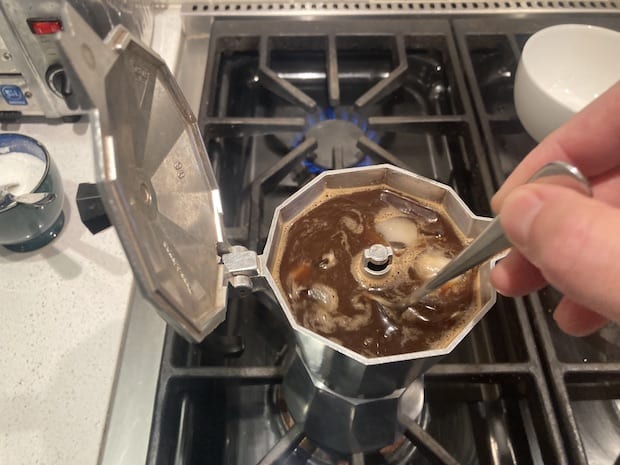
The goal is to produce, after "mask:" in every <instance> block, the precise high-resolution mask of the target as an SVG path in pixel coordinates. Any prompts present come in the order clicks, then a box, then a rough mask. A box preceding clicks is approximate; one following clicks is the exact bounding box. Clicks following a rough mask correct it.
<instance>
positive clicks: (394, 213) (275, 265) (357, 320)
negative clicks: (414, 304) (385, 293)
mask: <svg viewBox="0 0 620 465" xmlns="http://www.w3.org/2000/svg"><path fill="white" fill-rule="evenodd" d="M377 190H386V191H389V192H393V193H396V194H398V195H401V196H403V197H405V198H407V199H410V200H412V201H414V202H415V203H418V204H419V205H421V206H423V207H426V208H428V209H430V210H433V211H435V212H436V213H437V214H439V215H440V216H441V217H442V218H443V219H444V220H446V221H447V222H448V223H449V224H450V226H451V228H452V229H453V231H454V232H455V234H456V235H457V237H458V239H459V240H460V242H461V244H463V245H465V244H466V243H467V242H468V239H467V238H466V236H465V235H464V234H463V233H462V231H461V230H460V229H459V228H458V227H457V226H456V224H455V223H454V222H453V220H452V219H451V218H450V217H449V216H448V214H447V212H446V210H445V208H444V207H443V205H441V204H439V203H436V202H431V201H428V200H426V199H420V198H417V197H414V196H411V195H409V194H405V193H404V192H402V191H399V190H397V189H394V188H393V187H391V186H388V185H385V184H378V185H373V186H364V187H352V188H337V189H335V188H326V189H325V190H324V191H323V192H322V193H321V194H320V195H319V196H318V197H317V198H316V199H315V200H314V201H312V202H311V203H310V204H309V205H308V206H306V207H305V208H304V209H303V210H302V211H301V212H299V213H298V214H297V215H295V216H294V217H293V218H291V219H290V220H289V221H288V222H286V224H284V225H283V226H282V230H281V234H280V239H279V242H278V243H277V244H275V245H276V257H275V259H274V260H273V261H272V265H271V272H272V275H273V276H274V279H275V280H276V283H277V285H278V286H279V287H280V289H281V291H282V292H283V293H284V294H285V295H286V291H285V289H283V287H282V284H281V281H280V267H281V263H282V259H283V252H284V249H285V247H286V244H287V243H288V239H289V232H290V229H291V227H292V226H293V224H295V222H296V221H297V220H298V219H300V218H302V217H304V215H306V214H307V213H309V212H310V211H312V210H314V209H315V208H317V207H318V206H320V205H322V204H323V203H325V202H327V201H329V200H331V199H334V198H338V197H346V196H348V195H351V194H354V193H358V192H369V191H377ZM354 213H355V214H357V215H359V212H354ZM357 215H352V217H353V216H357ZM403 216H405V215H404V213H403V212H401V211H400V210H398V209H397V208H395V207H394V206H392V205H390V206H388V207H385V208H384V209H382V210H381V211H380V212H379V213H378V214H377V215H376V216H375V219H374V223H375V224H376V223H379V222H382V221H386V220H388V219H391V218H396V217H403ZM340 220H342V219H340ZM344 223H347V220H344ZM345 226H346V227H348V228H349V229H350V230H352V229H351V228H352V227H353V228H354V227H355V226H354V225H352V224H349V225H347V224H345ZM352 231H353V230H352ZM420 238H421V239H420V240H419V241H418V243H417V244H416V246H415V247H413V248H405V249H404V250H403V251H400V253H399V254H398V255H397V254H394V256H393V261H392V267H391V269H390V271H389V272H388V273H386V274H385V275H383V276H371V275H368V274H367V273H365V272H364V271H363V264H362V253H358V254H356V255H355V256H353V257H351V274H352V275H353V277H354V279H355V280H356V281H357V283H358V284H360V285H361V286H362V287H363V288H364V289H367V290H369V291H373V290H374V291H379V292H381V291H382V290H388V289H389V290H390V291H393V292H394V293H395V294H396V295H398V293H399V291H398V288H399V287H401V286H403V285H405V284H407V283H410V282H411V278H410V275H409V273H410V269H414V264H415V259H416V257H417V256H418V255H419V254H421V253H423V252H424V251H425V250H427V249H428V247H429V244H428V241H427V240H426V238H425V237H424V236H423V235H420ZM343 247H345V248H347V249H348V247H347V244H343ZM474 273H475V275H473V274H474ZM463 280H473V282H470V283H469V285H474V301H473V302H472V306H474V307H476V308H478V309H479V308H480V304H481V298H480V291H479V277H478V273H477V268H476V269H473V270H470V271H469V272H468V273H467V274H466V275H463V276H462V277H461V278H455V280H453V282H454V283H453V286H454V285H456V284H459V283H460V282H462V281H463ZM457 281H458V282H457ZM452 289H453V290H454V289H455V288H454V287H452ZM441 292H449V290H447V289H445V288H442V289H440V290H438V291H435V292H434V293H432V294H430V295H429V296H428V299H430V301H432V300H434V299H438V298H441ZM401 296H402V299H403V300H404V299H405V298H406V297H408V295H404V294H402V293H401ZM374 297H379V298H380V296H376V295H375V296H374ZM360 302H362V300H361V299H360ZM353 306H354V308H356V309H357V308H358V306H356V305H355V303H354V302H353ZM364 307H365V306H364ZM385 308H386V311H388V312H401V311H402V309H401V307H400V306H399V305H398V302H392V303H391V305H385ZM359 309H360V310H362V308H361V307H360V308H359ZM371 310H372V309H371V308H366V307H365V308H364V311H363V312H361V313H360V314H359V315H356V316H353V317H351V316H346V315H338V316H335V315H333V314H332V315H330V317H331V318H333V319H334V321H333V324H334V325H335V326H340V327H346V328H347V329H351V330H355V329H358V328H360V327H363V326H364V325H365V324H368V322H369V321H370V318H371V315H370V311H371ZM405 312H406V313H404V314H403V318H404V319H411V320H415V319H416V318H420V315H419V314H418V315H416V312H415V310H412V309H408V310H405ZM308 313H310V312H307V313H306V315H307V314H308ZM477 313H478V312H477V311H473V312H472V313H471V317H470V318H466V319H465V320H464V321H463V322H462V323H460V324H458V325H457V326H456V327H454V328H453V329H452V330H451V331H448V332H446V334H444V335H442V336H441V337H439V338H437V339H436V340H435V341H433V342H432V347H431V348H432V349H441V348H444V347H446V346H447V345H449V344H450V342H451V341H452V340H453V339H454V338H455V337H457V336H458V335H459V334H460V333H461V331H462V330H463V328H464V327H465V326H466V325H467V324H468V323H469V322H470V321H471V320H472V319H473V318H474V317H475V314H477ZM458 316H459V313H458V312H455V313H454V314H453V315H451V316H450V318H451V319H456V318H458ZM299 323H301V324H302V326H305V327H307V328H309V329H311V330H313V329H323V330H325V329H327V330H328V331H326V332H333V331H332V329H335V328H332V327H331V323H330V324H328V325H327V326H329V328H328V327H326V326H325V324H326V323H325V322H323V323H321V324H319V325H318V326H322V328H319V327H317V326H316V325H315V324H312V322H310V321H303V322H299ZM312 326H315V328H312ZM400 329H401V330H402V332H403V336H402V337H403V338H404V339H409V338H411V339H414V338H416V336H418V335H419V333H420V331H421V330H420V329H418V328H413V327H401V328H400Z"/></svg>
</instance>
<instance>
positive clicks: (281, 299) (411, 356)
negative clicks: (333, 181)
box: [260, 164, 497, 366]
mask: <svg viewBox="0 0 620 465" xmlns="http://www.w3.org/2000/svg"><path fill="white" fill-rule="evenodd" d="M363 171H385V172H386V173H387V172H388V171H393V172H396V173H400V174H402V175H405V176H409V177H412V178H414V179H416V180H418V181H422V182H426V183H429V184H431V185H433V186H435V187H437V188H440V189H442V190H444V191H446V193H448V194H450V195H451V196H452V197H453V198H454V199H455V200H456V201H457V202H458V204H459V206H460V208H462V209H463V210H464V211H465V213H467V215H468V216H469V217H470V218H471V219H472V220H473V221H479V222H484V223H488V222H490V221H491V218H487V217H483V216H478V215H475V214H474V213H473V212H472V211H471V209H470V208H469V206H468V205H467V204H466V203H465V202H464V201H463V199H461V197H460V196H459V195H458V194H457V193H456V191H455V190H454V189H453V188H452V187H451V186H448V185H446V184H443V183H441V182H438V181H435V180H434V179H430V178H427V177H425V176H421V175H419V174H416V173H413V172H411V171H408V170H405V169H403V168H399V167H396V166H393V165H389V164H381V165H372V166H364V167H354V168H343V169H338V170H330V171H324V172H323V173H321V174H319V175H318V176H317V177H316V178H314V179H313V180H311V181H310V182H309V183H308V184H306V185H305V186H303V187H302V188H301V189H299V190H298V191H297V192H296V193H294V194H293V195H291V196H290V197H288V198H287V199H286V200H285V201H283V202H282V203H281V204H279V205H278V206H277V207H276V209H275V210H274V215H273V218H272V221H271V226H270V228H269V234H268V236H267V242H266V244H265V248H264V252H263V254H262V255H261V256H260V260H261V268H262V273H263V275H264V276H265V278H266V280H267V282H268V283H269V287H270V288H271V290H272V292H273V293H274V295H275V297H276V300H277V301H278V304H279V305H280V307H281V309H282V311H283V312H284V314H285V316H286V319H287V320H288V322H289V324H290V325H291V327H292V329H293V330H294V331H295V332H296V333H297V334H299V335H301V336H305V337H310V338H311V339H313V340H314V341H316V342H318V343H322V344H324V345H325V346H326V347H328V348H330V349H332V350H334V351H336V352H339V353H341V354H343V355H345V356H347V357H349V358H351V359H353V360H355V361H357V362H359V363H361V364H363V365H365V366H372V365H382V364H391V363H399V362H407V361H413V360H419V359H424V358H431V357H439V356H443V355H446V354H449V353H450V352H452V350H454V348H455V347H456V346H457V345H458V344H459V343H460V342H461V341H462V340H463V339H464V338H465V337H466V336H467V335H468V334H469V333H470V332H471V330H472V329H473V328H474V326H475V325H476V324H477V323H478V322H479V321H480V320H481V319H482V318H483V317H484V316H485V315H486V313H487V312H488V310H489V309H490V308H491V307H492V306H493V305H495V302H496V300H497V293H496V291H495V290H494V289H492V291H491V292H490V297H489V298H488V299H487V300H486V301H485V303H484V305H482V306H481V308H480V310H478V311H477V312H476V316H475V317H474V318H472V319H471V320H470V321H469V322H468V323H467V324H466V325H465V326H463V327H462V328H461V330H460V331H459V334H458V335H457V336H455V337H454V338H453V339H452V340H451V341H450V343H449V344H448V345H446V346H445V347H443V348H439V349H433V350H425V351H420V352H408V353H404V354H398V355H388V356H378V357H367V356H364V355H362V354H360V353H358V352H355V351H353V350H351V349H348V348H347V347H344V346H342V345H340V344H338V343H336V342H334V341H332V340H330V339H329V338H327V337H325V336H321V335H320V334H318V333H315V332H314V331H312V330H310V329H308V328H305V327H304V326H302V325H301V324H299V323H298V322H297V320H296V319H295V316H294V315H293V314H292V312H291V311H290V309H289V305H288V301H287V300H286V297H285V296H284V295H283V293H282V292H281V290H280V287H279V286H278V285H277V283H276V281H275V279H274V278H273V276H272V274H271V270H270V269H269V267H268V263H267V261H268V259H269V258H270V256H271V254H273V253H275V251H276V247H275V246H276V244H274V243H273V241H274V236H275V234H276V232H277V228H278V218H279V216H280V213H281V211H282V210H283V209H284V208H286V207H287V206H289V205H290V204H291V203H292V202H295V201H296V200H297V199H298V198H299V197H300V196H301V194H302V193H303V192H305V191H307V190H308V189H310V188H312V187H313V186H315V185H316V184H319V183H321V182H323V180H324V179H326V178H329V177H338V176H346V175H347V174H351V173H357V172H363ZM386 184H387V183H386ZM359 187H362V186H359ZM405 194H406V193H405ZM494 264H495V260H491V261H489V262H488V263H486V264H483V265H482V266H483V267H489V268H492V267H493V266H494ZM479 285H480V286H482V283H480V284H479ZM488 285H489V286H490V283H489V284H488ZM298 342H299V343H300V344H301V346H302V349H303V345H304V342H303V340H301V339H300V338H299V337H298Z"/></svg>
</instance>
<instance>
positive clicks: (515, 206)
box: [501, 188, 542, 246]
mask: <svg viewBox="0 0 620 465" xmlns="http://www.w3.org/2000/svg"><path fill="white" fill-rule="evenodd" d="M541 208H542V201H541V199H540V198H539V197H538V195H536V194H535V193H534V192H532V191H530V190H528V189H523V188H520V189H516V190H515V191H514V192H513V193H512V194H510V195H508V197H506V200H505V201H504V205H503V206H502V211H501V222H502V227H503V228H504V232H505V233H506V236H507V237H508V239H509V240H510V242H512V243H513V244H514V245H516V246H524V245H526V244H527V242H528V240H529V237H530V230H531V228H532V224H533V222H534V220H535V219H536V216H537V215H538V212H540V209H541Z"/></svg>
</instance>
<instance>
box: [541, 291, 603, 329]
mask: <svg viewBox="0 0 620 465" xmlns="http://www.w3.org/2000/svg"><path fill="white" fill-rule="evenodd" d="M553 319H554V320H555V322H556V323H557V325H558V326H559V328H560V329H561V330H562V331H564V332H565V333H566V334H570V335H571V336H587V335H589V334H592V333H593V332H595V331H598V330H599V329H601V328H602V327H603V326H605V325H606V324H607V323H608V322H609V320H608V319H607V318H605V317H604V316H602V315H600V314H598V313H596V312H593V311H592V310H590V309H589V308H587V307H584V306H583V305H580V304H578V303H575V302H573V301H572V300H570V299H567V298H566V297H564V298H563V299H562V300H561V301H560V303H559V304H558V306H557V307H556V309H555V312H554V313H553Z"/></svg>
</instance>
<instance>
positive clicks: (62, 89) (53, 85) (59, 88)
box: [45, 64, 73, 98]
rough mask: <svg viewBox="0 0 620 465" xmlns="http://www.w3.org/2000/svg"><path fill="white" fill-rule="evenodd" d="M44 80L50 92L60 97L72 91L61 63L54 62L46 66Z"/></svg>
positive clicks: (66, 95)
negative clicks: (54, 63)
mask: <svg viewBox="0 0 620 465" xmlns="http://www.w3.org/2000/svg"><path fill="white" fill-rule="evenodd" d="M45 80H46V81H47V85H48V87H49V88H50V89H51V90H52V92H54V94H56V95H57V96H58V97H60V98H65V97H68V96H69V95H71V94H72V92H73V89H72V88H71V82H70V81H69V77H68V76H67V73H66V72H65V69H64V68H63V67H62V66H61V65H58V64H56V65H52V66H50V67H49V68H47V72H46V73H45Z"/></svg>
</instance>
